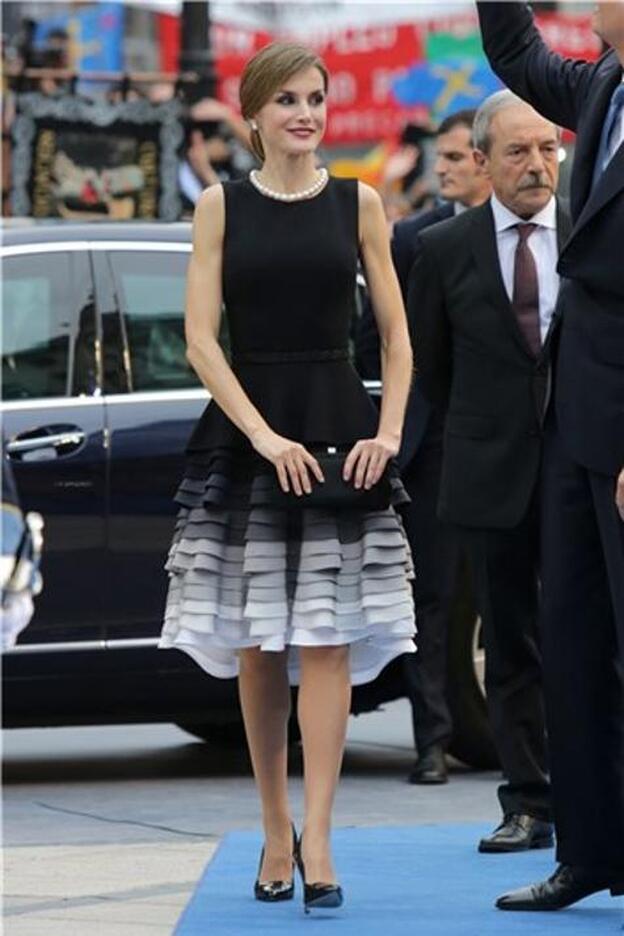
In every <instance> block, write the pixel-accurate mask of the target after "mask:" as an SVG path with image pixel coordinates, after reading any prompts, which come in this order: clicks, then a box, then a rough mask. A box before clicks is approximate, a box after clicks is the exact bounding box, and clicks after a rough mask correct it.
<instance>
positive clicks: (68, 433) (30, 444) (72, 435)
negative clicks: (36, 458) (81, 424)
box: [6, 428, 86, 458]
mask: <svg viewBox="0 0 624 936" xmlns="http://www.w3.org/2000/svg"><path fill="white" fill-rule="evenodd" d="M85 439H86V435H85V433H84V432H83V431H82V429H78V428H75V429H67V430H65V431H63V432H55V433H50V435H46V434H45V433H44V434H42V435H37V436H31V437H30V438H28V439H20V438H19V437H18V438H17V439H14V440H13V441H12V442H9V443H8V444H7V447H6V450H7V453H8V455H9V457H11V458H20V457H21V456H23V455H27V454H28V453H29V452H37V451H39V450H41V449H49V448H53V449H55V450H56V454H57V455H60V454H63V455H70V454H71V453H72V452H75V451H76V449H78V448H80V446H81V445H82V444H83V442H84V441H85ZM61 449H62V450H63V451H62V452H61V451H60V450H61Z"/></svg>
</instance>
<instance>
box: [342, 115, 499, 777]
mask: <svg viewBox="0 0 624 936" xmlns="http://www.w3.org/2000/svg"><path fill="white" fill-rule="evenodd" d="M474 116H475V111H472V110H466V111H458V112H457V113H455V114H452V115H451V116H450V117H447V118H446V120H444V121H443V122H442V123H441V124H440V127H439V129H438V133H437V137H436V162H435V172H436V175H437V177H438V182H439V188H440V194H441V195H442V197H443V198H446V199H448V201H447V202H446V203H444V204H442V205H440V206H439V207H437V208H434V209H433V210H432V211H428V212H425V213H424V214H419V215H414V216H410V217H407V218H405V219H403V220H402V221H399V222H398V223H397V224H395V226H394V230H393V234H392V257H393V260H394V265H395V268H396V271H397V275H398V278H399V282H400V284H401V290H402V292H403V298H404V300H407V283H408V278H409V272H410V269H411V267H412V264H413V263H414V260H415V258H416V253H417V249H418V243H419V242H418V235H419V233H420V231H422V230H425V228H428V227H431V226H432V225H434V224H437V223H438V222H439V221H444V220H446V219H448V218H452V217H454V216H455V214H457V213H459V212H461V211H463V210H465V209H466V208H469V207H471V206H473V205H478V204H482V203H483V202H484V201H485V200H486V199H487V198H488V197H489V195H490V191H491V188H490V183H489V180H488V179H487V178H486V176H485V174H484V173H483V171H482V170H481V168H480V167H479V166H478V165H477V164H476V162H475V160H474V158H473V149H472V123H473V120H474ZM356 353H357V363H358V369H359V370H360V373H362V375H363V376H365V377H369V378H372V379H378V378H379V376H380V373H379V361H380V356H379V333H378V331H377V326H376V323H375V318H374V316H373V314H372V309H371V308H370V305H368V306H367V307H366V308H365V310H364V313H363V316H362V319H361V322H360V327H359V330H358V335H357V338H356ZM441 455H442V427H441V420H440V418H439V416H437V417H436V416H435V414H432V412H431V407H430V405H429V403H428V402H427V401H426V400H425V398H424V396H423V395H422V393H421V392H420V389H419V383H418V378H416V380H415V381H414V384H413V386H412V391H411V394H410V398H409V401H408V406H407V412H406V419H405V425H404V429H403V442H402V446H401V451H400V452H399V457H398V461H399V465H400V468H401V473H402V477H403V482H404V484H405V487H406V489H407V491H408V493H409V495H410V497H411V503H410V504H409V506H408V507H407V508H406V509H405V510H404V512H403V521H404V524H405V529H406V532H407V536H408V538H409V542H410V546H411V548H412V552H413V554H414V558H415V562H416V565H417V567H418V576H417V578H416V580H415V581H414V600H415V603H416V607H417V610H418V631H419V633H418V653H416V654H406V655H405V657H404V675H405V683H406V687H407V693H408V697H409V699H410V702H411V706H412V715H413V723H414V740H415V744H416V748H417V751H418V760H417V762H416V764H415V766H414V768H413V769H412V770H411V771H410V774H409V777H408V780H409V781H410V782H411V783H423V784H436V783H445V782H446V780H447V777H448V774H447V767H446V761H445V751H446V749H447V747H448V744H449V741H450V737H451V731H452V721H451V715H450V712H449V708H448V704H447V699H446V670H447V636H448V623H449V615H450V609H451V603H452V599H453V594H454V589H455V584H456V579H457V570H458V559H459V549H458V543H457V538H456V536H455V535H454V531H453V530H452V529H451V528H450V527H449V526H448V525H447V524H442V523H440V522H439V521H438V519H437V517H436V513H435V504H436V501H437V498H438V487H439V483H440V464H441Z"/></svg>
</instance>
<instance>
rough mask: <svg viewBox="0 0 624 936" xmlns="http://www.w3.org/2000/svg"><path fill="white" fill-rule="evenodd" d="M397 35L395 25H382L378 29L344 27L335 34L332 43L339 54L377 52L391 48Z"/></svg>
mask: <svg viewBox="0 0 624 936" xmlns="http://www.w3.org/2000/svg"><path fill="white" fill-rule="evenodd" d="M397 36H398V30H397V28H396V26H383V27H381V28H379V29H346V30H345V31H344V32H341V33H338V34H337V35H336V37H335V39H334V43H333V45H334V49H335V50H336V52H337V53H338V54H339V55H353V54H354V53H362V52H366V53H369V52H378V51H380V50H381V49H393V48H394V46H395V45H396V41H397Z"/></svg>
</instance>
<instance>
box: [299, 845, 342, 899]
mask: <svg viewBox="0 0 624 936" xmlns="http://www.w3.org/2000/svg"><path fill="white" fill-rule="evenodd" d="M301 843H302V838H300V839H299V841H298V842H297V847H296V850H295V861H296V862H297V867H298V868H299V874H300V875H301V880H302V881H303V909H304V911H305V912H306V913H309V912H310V910H336V909H337V908H338V907H341V906H342V904H343V903H344V894H343V892H342V887H341V886H340V884H320V883H316V884H308V883H307V881H306V875H305V866H304V864H303V858H302V857H301Z"/></svg>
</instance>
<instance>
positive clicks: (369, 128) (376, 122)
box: [328, 110, 408, 140]
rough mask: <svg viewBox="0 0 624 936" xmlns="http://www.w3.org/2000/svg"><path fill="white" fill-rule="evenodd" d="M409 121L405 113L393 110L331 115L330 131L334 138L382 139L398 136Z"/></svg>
mask: <svg viewBox="0 0 624 936" xmlns="http://www.w3.org/2000/svg"><path fill="white" fill-rule="evenodd" d="M407 119H408V118H407V115H406V113H405V112H401V111H391V110H363V111H360V110H351V111H345V112H344V113H342V114H340V113H337V114H331V113H330V117H329V126H328V131H329V135H331V137H332V138H334V137H335V138H340V139H348V138H351V139H354V140H358V139H368V140H370V139H381V138H383V137H393V136H396V134H398V133H399V131H400V130H401V129H402V127H403V126H404V124H405V123H406V120H407Z"/></svg>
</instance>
